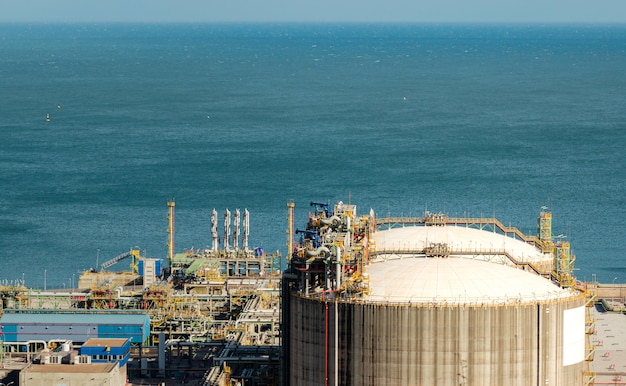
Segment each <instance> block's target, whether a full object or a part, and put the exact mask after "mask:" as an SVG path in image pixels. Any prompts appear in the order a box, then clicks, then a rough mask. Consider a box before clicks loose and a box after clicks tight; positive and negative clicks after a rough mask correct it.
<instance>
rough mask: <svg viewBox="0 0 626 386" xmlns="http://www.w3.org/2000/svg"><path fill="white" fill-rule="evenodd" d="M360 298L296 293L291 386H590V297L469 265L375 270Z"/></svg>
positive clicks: (411, 261)
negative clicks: (586, 379)
mask: <svg viewBox="0 0 626 386" xmlns="http://www.w3.org/2000/svg"><path fill="white" fill-rule="evenodd" d="M367 274H368V275H369V282H370V292H369V293H368V294H366V295H365V296H364V297H363V298H360V299H341V298H339V299H334V298H332V294H330V293H326V294H322V293H316V294H309V295H306V296H305V295H303V294H298V293H295V292H294V293H292V294H291V295H290V296H289V297H288V299H284V300H283V301H288V302H289V305H288V307H287V308H285V310H287V312H288V314H289V315H288V318H286V320H288V325H287V326H284V328H285V329H287V330H288V332H287V334H285V336H286V339H287V341H285V342H283V344H287V345H288V349H287V350H286V352H288V353H289V357H288V358H287V360H288V374H287V377H288V382H287V383H288V384H289V385H292V386H312V385H331V386H332V385H359V386H366V385H372V386H373V385H376V386H378V385H445V386H447V385H449V386H453V385H454V386H458V385H480V386H484V385H494V386H501V385H508V386H529V385H537V386H539V385H541V386H545V385H561V386H571V385H582V383H583V362H584V357H585V327H584V326H585V311H584V304H585V298H584V295H583V294H581V293H579V292H577V291H575V290H571V289H562V288H560V287H558V286H556V285H554V284H553V283H552V282H551V281H550V280H547V279H545V278H543V277H541V276H538V275H536V274H534V273H529V272H526V271H523V270H521V269H517V268H514V267H510V266H506V265H500V264H494V263H489V262H485V261H480V260H474V259H468V258H425V257H410V258H398V259H389V260H386V261H380V262H375V263H372V264H370V265H369V266H368V267H367Z"/></svg>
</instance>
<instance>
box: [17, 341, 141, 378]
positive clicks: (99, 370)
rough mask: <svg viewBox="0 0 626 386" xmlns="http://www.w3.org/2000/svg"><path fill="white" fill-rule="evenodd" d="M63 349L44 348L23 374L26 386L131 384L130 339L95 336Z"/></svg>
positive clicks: (20, 375) (62, 347)
mask: <svg viewBox="0 0 626 386" xmlns="http://www.w3.org/2000/svg"><path fill="white" fill-rule="evenodd" d="M60 349H61V350H54V351H53V350H50V349H44V350H43V351H41V353H40V355H38V356H37V358H36V359H35V360H33V361H32V362H30V363H29V364H28V365H27V366H26V367H25V368H24V369H22V371H20V374H19V384H20V385H22V386H47V385H68V386H72V385H77V386H78V385H103V386H124V385H126V384H127V382H126V380H127V371H126V364H127V363H128V360H129V358H130V339H99V338H92V339H89V340H88V341H87V342H85V343H84V344H83V345H82V346H80V349H79V350H78V351H77V350H71V344H70V343H67V344H64V345H62V346H61V347H60Z"/></svg>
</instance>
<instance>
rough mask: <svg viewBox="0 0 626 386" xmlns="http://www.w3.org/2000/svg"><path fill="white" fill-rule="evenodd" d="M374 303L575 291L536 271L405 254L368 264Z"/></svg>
mask: <svg viewBox="0 0 626 386" xmlns="http://www.w3.org/2000/svg"><path fill="white" fill-rule="evenodd" d="M366 273H367V275H368V276H369V282H370V284H369V285H370V293H369V295H368V297H367V299H368V300H370V301H376V302H379V301H380V302H391V303H394V302H398V303H408V302H410V303H434V302H437V303H443V302H446V303H452V304H470V303H471V304H476V303H479V304H491V303H493V304H506V303H511V304H515V303H533V302H536V301H543V300H548V299H557V298H566V297H570V296H572V295H575V294H577V292H575V291H571V290H565V289H562V288H560V287H558V286H556V285H555V284H553V283H552V282H551V281H550V280H548V279H545V278H543V277H541V276H538V275H536V274H534V273H529V272H525V271H523V270H521V269H517V268H513V267H509V266H506V265H501V264H493V263H489V262H485V261H481V260H472V259H466V258H455V257H451V258H424V257H407V258H403V259H393V260H387V261H378V262H374V263H372V264H370V265H369V266H368V267H367V268H366Z"/></svg>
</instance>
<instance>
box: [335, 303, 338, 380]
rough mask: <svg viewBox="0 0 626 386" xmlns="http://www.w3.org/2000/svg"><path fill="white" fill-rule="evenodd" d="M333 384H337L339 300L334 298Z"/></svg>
mask: <svg viewBox="0 0 626 386" xmlns="http://www.w3.org/2000/svg"><path fill="white" fill-rule="evenodd" d="M335 386H339V302H338V301H337V298H335Z"/></svg>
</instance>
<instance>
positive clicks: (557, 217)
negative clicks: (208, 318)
mask: <svg viewBox="0 0 626 386" xmlns="http://www.w3.org/2000/svg"><path fill="white" fill-rule="evenodd" d="M624 69H626V25H608V24H604V25H584V24H573V25H567V24H548V25H541V24H529V25H526V24H515V25H504V24H470V25H465V24H287V23H284V24H10V23H8V24H1V25H0V135H1V138H2V140H1V141H0V188H1V189H2V192H1V194H0V285H15V284H24V285H26V286H27V287H31V288H35V289H41V288H47V289H51V288H59V289H61V288H74V287H76V285H77V280H78V277H79V275H80V274H81V273H82V272H83V271H85V270H88V269H99V267H100V265H101V264H102V263H103V262H104V261H106V260H109V259H111V258H113V257H115V256H117V255H119V254H121V253H124V252H127V251H129V250H130V249H131V248H138V249H140V251H141V254H142V255H143V256H146V257H154V258H165V257H166V256H167V229H168V220H167V216H168V207H167V203H168V201H171V200H173V201H174V202H175V247H174V248H175V251H176V252H182V251H184V250H186V249H203V248H208V247H210V245H211V222H210V218H211V211H212V210H213V209H215V210H217V211H218V213H219V216H218V218H219V224H220V225H219V232H220V234H222V226H223V225H222V224H223V218H224V217H223V216H224V212H225V210H226V209H229V210H230V211H231V212H233V213H234V211H235V210H236V209H240V211H242V212H243V210H244V209H247V210H248V211H249V213H250V236H249V245H250V247H251V248H256V247H261V248H263V249H264V250H265V251H266V252H279V253H281V254H282V255H283V256H285V255H286V254H287V247H286V243H287V236H286V230H287V226H288V224H287V203H288V202H293V203H294V204H295V216H296V218H295V223H296V228H300V229H302V228H304V226H305V223H306V220H307V214H308V213H309V211H310V210H311V209H312V207H311V206H310V203H311V202H312V201H313V202H320V203H327V204H330V205H331V206H332V205H334V204H335V203H336V202H338V201H343V202H344V203H351V204H355V205H356V206H357V213H358V214H367V213H369V211H370V209H372V210H373V211H374V212H375V213H376V215H377V216H388V215H392V216H400V215H401V216H420V215H422V214H423V213H424V212H425V211H429V212H435V213H438V212H441V213H444V214H448V215H449V216H472V217H478V216H483V217H494V216H495V217H496V218H497V219H499V220H500V221H501V222H502V223H504V224H505V225H512V226H516V227H518V228H519V229H520V230H521V231H522V232H524V233H526V234H532V235H534V234H537V216H538V215H539V213H540V211H541V210H548V211H550V212H552V215H553V234H554V235H555V237H556V238H557V239H559V240H563V241H569V242H570V243H571V248H572V252H573V253H574V254H575V255H576V261H575V268H576V271H575V272H574V274H575V276H576V277H577V278H578V279H580V280H586V281H591V280H594V281H600V282H603V283H625V282H626V226H625V225H624V224H625V220H626V201H625V197H626V194H625V193H626V71H625V70H624ZM47 116H48V117H49V120H47V119H46V117H47ZM128 264H129V261H127V260H123V261H121V262H120V263H118V264H116V265H115V266H114V267H112V268H111V269H114V270H128V269H129V265H128Z"/></svg>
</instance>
